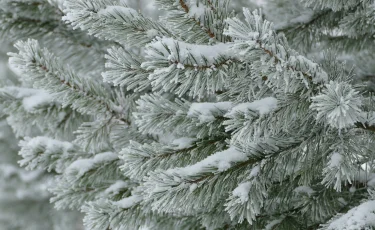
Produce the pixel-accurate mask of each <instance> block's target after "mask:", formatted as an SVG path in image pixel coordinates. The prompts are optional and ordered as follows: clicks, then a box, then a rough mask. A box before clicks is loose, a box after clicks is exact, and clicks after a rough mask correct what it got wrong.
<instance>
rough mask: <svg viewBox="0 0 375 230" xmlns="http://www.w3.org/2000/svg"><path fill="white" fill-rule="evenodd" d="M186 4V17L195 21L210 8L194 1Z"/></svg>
mask: <svg viewBox="0 0 375 230" xmlns="http://www.w3.org/2000/svg"><path fill="white" fill-rule="evenodd" d="M187 4H188V7H189V13H188V15H189V16H190V17H193V18H195V19H200V18H201V17H202V16H203V15H204V14H205V12H206V10H209V9H210V8H207V7H206V6H205V5H204V4H202V3H201V2H199V1H198V2H197V1H196V0H190V1H187Z"/></svg>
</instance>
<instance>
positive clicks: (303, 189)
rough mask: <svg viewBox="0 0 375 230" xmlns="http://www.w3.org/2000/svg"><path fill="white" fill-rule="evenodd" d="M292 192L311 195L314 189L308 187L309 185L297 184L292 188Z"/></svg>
mask: <svg viewBox="0 0 375 230" xmlns="http://www.w3.org/2000/svg"><path fill="white" fill-rule="evenodd" d="M294 192H296V193H304V194H307V195H308V196H311V195H312V194H313V193H314V192H315V191H314V190H313V189H312V188H310V187H309V186H299V187H297V188H295V189H294Z"/></svg>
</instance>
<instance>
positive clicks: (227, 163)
mask: <svg viewBox="0 0 375 230" xmlns="http://www.w3.org/2000/svg"><path fill="white" fill-rule="evenodd" d="M246 160H247V156H246V155H245V154H244V153H242V152H240V151H238V150H237V149H236V148H235V147H230V148H229V149H227V150H224V151H221V152H217V153H215V154H213V155H211V156H209V157H207V158H206V159H204V160H203V161H200V162H198V163H196V164H194V165H189V166H187V167H184V168H174V169H169V170H167V173H170V174H177V175H180V176H181V177H188V176H193V175H197V174H199V173H202V172H204V171H205V170H207V169H208V168H211V167H214V168H217V169H218V171H225V170H227V169H229V168H230V167H231V164H233V163H236V162H243V161H246Z"/></svg>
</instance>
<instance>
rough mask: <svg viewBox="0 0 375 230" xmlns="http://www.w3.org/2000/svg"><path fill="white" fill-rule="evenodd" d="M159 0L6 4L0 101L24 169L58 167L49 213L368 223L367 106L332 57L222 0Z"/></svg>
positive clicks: (126, 225)
mask: <svg viewBox="0 0 375 230" xmlns="http://www.w3.org/2000/svg"><path fill="white" fill-rule="evenodd" d="M354 2H355V3H354ZM155 4H156V6H157V7H158V8H160V9H161V10H162V11H163V12H164V15H163V16H162V17H160V19H159V20H153V19H150V18H149V17H148V16H146V15H143V14H142V11H141V10H139V9H133V8H130V7H129V4H128V3H127V2H126V1H120V0H118V1H117V0H5V1H3V2H2V3H1V4H0V5H3V6H4V7H2V8H1V11H2V12H1V19H0V23H1V29H2V33H3V35H4V36H6V37H11V38H16V39H15V40H19V39H21V40H19V41H16V42H15V48H16V50H15V51H14V52H10V53H9V56H10V59H9V63H10V65H11V66H12V68H13V69H15V70H17V72H19V75H20V79H19V81H20V83H19V85H20V87H7V86H5V87H3V88H2V89H1V90H0V100H1V103H2V106H3V107H4V109H3V110H4V112H5V113H6V114H7V116H8V123H9V125H10V126H11V127H12V128H13V130H14V132H15V133H16V135H17V136H18V137H19V138H20V139H21V141H20V147H21V150H20V151H19V155H20V156H21V157H22V159H21V160H20V161H19V164H20V165H21V166H23V167H25V169H27V170H45V171H46V172H49V173H52V174H54V175H55V180H54V181H55V182H54V183H52V184H51V185H50V186H49V191H50V192H51V193H52V194H53V197H52V198H51V202H53V203H54V206H55V208H57V209H72V210H79V211H82V212H83V213H84V219H83V222H84V225H85V227H86V228H87V229H92V230H104V229H114V230H122V229H139V228H143V227H145V228H148V229H188V230H190V229H268V230H269V229H281V230H291V229H296V230H297V229H327V230H328V229H331V230H333V229H334V230H339V229H340V230H341V229H371V228H372V227H375V224H374V223H375V205H374V199H375V195H374V194H375V191H374V189H373V188H374V186H375V176H374V175H375V174H374V168H373V165H374V147H375V146H374V145H375V144H374V141H373V140H374V132H375V108H374V99H373V97H372V94H371V93H370V92H369V91H368V88H367V87H366V85H365V84H363V83H362V82H360V81H358V80H357V78H355V74H354V71H347V69H348V68H347V66H346V65H347V64H345V63H341V62H339V60H336V59H335V58H333V57H334V55H332V53H333V52H335V51H333V50H328V47H327V52H326V53H325V55H324V58H323V59H324V62H321V61H319V62H318V61H314V59H313V58H312V57H311V55H309V54H308V53H307V52H306V49H302V48H301V47H300V44H299V43H294V42H291V43H288V39H287V37H288V38H289V39H290V37H292V38H293V35H291V33H287V32H285V31H280V30H278V29H277V28H275V26H274V24H273V23H272V22H270V21H267V20H265V19H264V17H263V15H262V11H261V10H250V9H248V8H243V11H242V12H235V11H233V10H231V8H230V7H229V6H230V2H229V0H186V1H184V0H155ZM303 4H305V5H304V7H307V8H308V7H310V8H312V9H316V8H319V7H321V8H327V9H328V10H327V11H329V12H338V13H337V14H340V12H341V11H346V10H349V11H350V10H353V11H354V10H355V9H357V8H356V7H358V6H360V8H361V9H366V12H367V11H369V12H367V13H366V17H369V18H371V17H372V16H371V15H374V14H373V11H374V10H375V8H374V7H373V2H372V1H367V0H363V1H348V2H345V1H331V0H330V1H328V0H309V1H307V0H306V1H303ZM366 7H369V8H370V7H372V8H371V9H369V10H367V8H366ZM370 11H371V12H372V13H371V12H370ZM339 16H340V15H339ZM340 17H342V15H341V16H340ZM350 17H351V18H347V19H346V21H347V24H346V25H348V23H349V21H350V22H351V23H355V21H356V19H358V21H357V22H361V20H362V19H361V18H363V17H365V16H363V15H362V14H356V13H355V12H354V13H353V14H352V15H351V16H350ZM357 17H359V18H357ZM349 19H351V20H349ZM363 20H367V19H363ZM369 20H370V19H369ZM371 20H373V18H372V19H371ZM327 23H328V22H327ZM340 25H341V26H344V25H343V24H340ZM368 27H370V26H368ZM340 28H341V29H342V30H344V29H343V27H340V26H339V27H337V28H332V31H329V30H330V29H329V28H326V32H327V33H340ZM366 28H367V27H366ZM322 30H323V29H322ZM288 31H291V30H289V29H288ZM346 32H348V33H351V31H346ZM353 33H354V32H353ZM371 33H372V31H371V30H369V31H368V34H371ZM285 34H286V35H287V37H286V35H285ZM368 34H367V33H363V36H367V35H368ZM295 36H296V39H297V38H301V39H302V38H303V39H307V36H306V37H303V35H300V34H296V35H295ZM348 36H349V37H351V36H350V34H348ZM369 36H370V35H369ZM310 39H312V41H313V39H314V38H312V37H310ZM353 39H354V37H353ZM372 39H373V37H372ZM293 40H294V39H292V41H293ZM316 42H317V43H319V42H321V41H320V40H316ZM321 43H322V44H323V42H321ZM322 47H326V46H323V45H322ZM320 58H321V57H320Z"/></svg>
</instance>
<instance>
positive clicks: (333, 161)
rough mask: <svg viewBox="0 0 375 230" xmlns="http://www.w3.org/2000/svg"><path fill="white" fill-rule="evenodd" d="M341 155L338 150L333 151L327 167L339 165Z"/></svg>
mask: <svg viewBox="0 0 375 230" xmlns="http://www.w3.org/2000/svg"><path fill="white" fill-rule="evenodd" d="M342 158H343V157H342V155H341V154H340V153H338V152H334V153H333V154H332V156H331V160H330V161H329V167H330V168H335V167H339V166H340V164H341V162H342V160H343V159H342Z"/></svg>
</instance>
